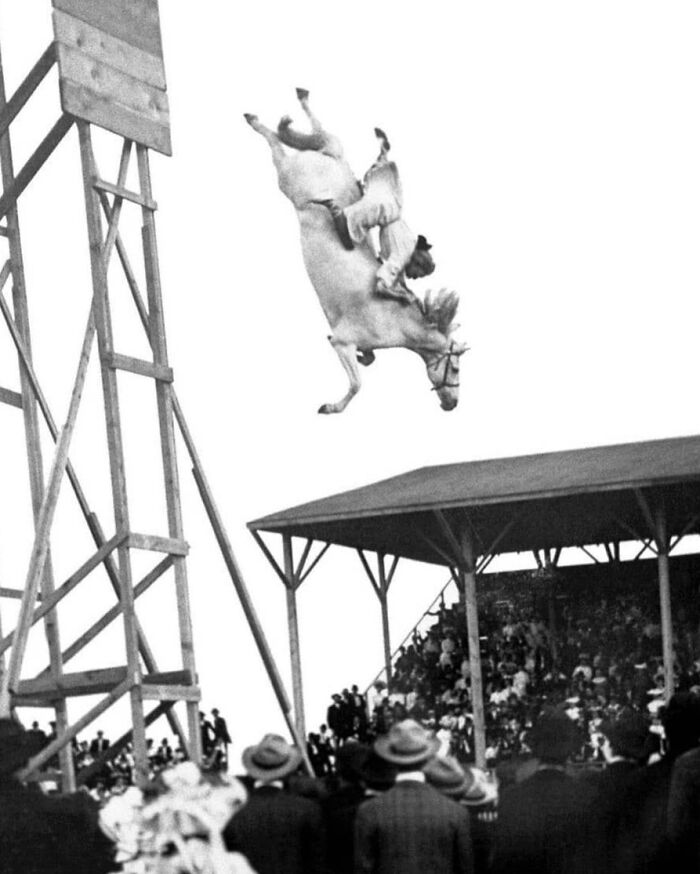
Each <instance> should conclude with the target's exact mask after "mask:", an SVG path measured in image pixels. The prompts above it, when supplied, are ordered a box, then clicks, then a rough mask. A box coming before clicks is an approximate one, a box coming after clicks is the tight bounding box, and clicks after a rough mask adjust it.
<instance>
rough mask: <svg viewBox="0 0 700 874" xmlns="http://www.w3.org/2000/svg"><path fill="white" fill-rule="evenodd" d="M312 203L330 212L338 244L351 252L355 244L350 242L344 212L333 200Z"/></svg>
mask: <svg viewBox="0 0 700 874" xmlns="http://www.w3.org/2000/svg"><path fill="white" fill-rule="evenodd" d="M312 203H318V204H319V205H320V206H325V207H326V209H327V210H328V211H329V212H330V214H331V218H332V219H333V224H334V226H335V230H336V233H337V234H338V237H339V239H340V242H341V243H342V244H343V247H344V248H345V249H347V250H348V252H352V250H353V249H354V248H355V244H354V243H353V241H352V238H351V236H350V231H349V230H348V220H347V217H346V215H345V212H344V211H343V210H342V209H341V208H340V207H339V206H338V204H337V203H336V202H335V201H334V200H314V201H312Z"/></svg>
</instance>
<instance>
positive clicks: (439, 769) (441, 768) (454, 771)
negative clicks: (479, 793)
mask: <svg viewBox="0 0 700 874" xmlns="http://www.w3.org/2000/svg"><path fill="white" fill-rule="evenodd" d="M423 773H424V774H425V779H426V780H427V781H428V783H430V785H431V786H433V787H434V788H435V789H437V790H438V792H441V793H442V794H443V795H449V796H450V797H451V798H461V796H462V795H464V793H465V792H466V791H467V790H468V789H470V788H471V785H472V783H473V782H474V778H473V777H472V776H471V773H468V772H465V771H464V770H463V769H462V766H461V765H460V764H459V762H458V761H457V760H456V759H453V758H452V756H435V758H434V759H431V761H429V762H428V764H427V765H426V766H425V768H423Z"/></svg>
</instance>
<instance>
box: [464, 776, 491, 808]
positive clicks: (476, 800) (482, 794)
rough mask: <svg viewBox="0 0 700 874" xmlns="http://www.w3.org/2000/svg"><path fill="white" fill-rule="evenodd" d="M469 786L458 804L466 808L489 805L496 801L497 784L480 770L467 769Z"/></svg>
mask: <svg viewBox="0 0 700 874" xmlns="http://www.w3.org/2000/svg"><path fill="white" fill-rule="evenodd" d="M467 771H468V773H469V774H470V775H471V778H472V779H471V784H470V785H469V786H468V788H467V789H466V791H465V792H464V794H463V795H462V797H461V798H460V802H461V803H462V804H466V805H467V807H478V806H479V805H481V804H491V803H493V802H494V801H496V800H497V799H498V784H497V783H496V782H495V780H489V778H488V775H487V774H486V771H484V770H483V769H482V768H468V769H467Z"/></svg>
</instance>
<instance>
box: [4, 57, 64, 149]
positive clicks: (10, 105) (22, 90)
mask: <svg viewBox="0 0 700 874" xmlns="http://www.w3.org/2000/svg"><path fill="white" fill-rule="evenodd" d="M55 63H56V48H55V46H54V44H53V43H51V44H50V45H49V46H48V48H47V49H46V50H45V51H44V53H43V55H42V56H41V57H40V58H39V60H38V61H37V62H36V64H34V66H33V67H32V69H31V70H30V71H29V72H28V73H27V75H26V77H25V79H24V81H23V82H22V84H21V85H20V86H19V88H18V89H17V90H16V91H15V93H14V94H13V95H12V97H10V99H9V100H8V101H7V103H6V104H5V106H4V107H3V110H2V112H0V137H1V136H3V134H4V133H5V131H6V130H7V129H8V127H9V126H10V125H11V124H12V122H13V121H14V119H15V118H16V117H17V115H18V114H19V112H20V111H21V109H22V108H23V107H24V105H25V104H26V102H27V101H28V100H29V98H30V97H31V96H32V94H33V93H34V92H35V91H36V89H37V88H38V87H39V85H40V84H41V82H43V80H44V77H45V76H46V74H47V73H48V72H49V70H50V69H51V67H53V65H54V64H55Z"/></svg>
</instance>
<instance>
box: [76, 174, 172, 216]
mask: <svg viewBox="0 0 700 874" xmlns="http://www.w3.org/2000/svg"><path fill="white" fill-rule="evenodd" d="M92 187H93V188H96V189H97V190H98V191H105V192H106V193H107V194H114V195H115V197H117V198H119V199H120V200H122V199H123V200H128V201H130V202H131V203H136V204H138V205H139V206H143V207H145V209H150V210H153V211H155V210H157V209H158V204H157V203H156V202H155V200H151V198H150V197H144V196H143V195H142V194H139V193H138V192H137V191H130V190H129V189H128V188H124V187H123V186H122V185H114V184H113V183H112V182H107V181H106V180H104V179H98V178H94V179H93V180H92Z"/></svg>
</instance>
